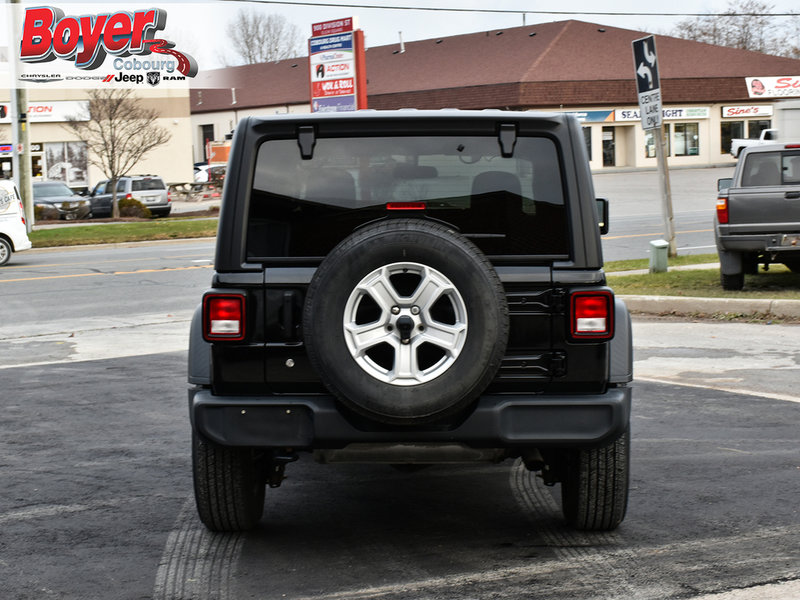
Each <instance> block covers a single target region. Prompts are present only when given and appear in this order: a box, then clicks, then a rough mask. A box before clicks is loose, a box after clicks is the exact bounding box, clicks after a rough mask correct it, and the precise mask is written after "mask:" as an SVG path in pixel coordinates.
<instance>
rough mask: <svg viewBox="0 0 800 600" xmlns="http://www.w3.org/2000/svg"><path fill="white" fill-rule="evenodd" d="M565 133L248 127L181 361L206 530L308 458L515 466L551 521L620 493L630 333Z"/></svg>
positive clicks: (335, 119) (482, 124) (563, 122)
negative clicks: (540, 489) (552, 489)
mask: <svg viewBox="0 0 800 600" xmlns="http://www.w3.org/2000/svg"><path fill="white" fill-rule="evenodd" d="M607 214H608V203H607V202H606V201H605V200H595V197H594V191H593V187H592V180H591V174H590V171H589V163H588V159H587V155H586V148H585V144H584V138H583V134H582V132H581V129H580V126H579V124H578V122H577V121H576V120H574V119H573V118H572V117H568V116H565V115H560V114H537V113H515V112H501V111H481V112H462V111H432V112H427V111H426V112H423V111H397V112H371V111H365V112H360V113H349V114H342V113H339V114H334V115H305V116H297V115H293V116H290V117H274V118H248V119H244V120H243V121H242V122H240V124H239V126H238V128H237V130H236V133H235V136H234V139H233V144H232V148H231V153H230V159H229V164H228V178H227V181H226V184H225V190H224V194H223V202H222V210H221V214H220V223H219V231H218V237H217V252H216V263H215V268H216V272H215V275H214V278H213V283H212V288H211V289H210V290H208V291H207V292H206V293H205V295H204V297H203V301H202V305H201V306H200V307H198V310H197V312H196V313H195V316H194V319H193V322H192V328H191V342H190V353H189V383H190V389H189V407H190V413H191V420H192V428H193V468H194V481H195V494H196V500H197V508H198V512H199V514H200V518H201V520H202V521H203V523H205V524H206V526H207V527H208V528H210V529H212V530H215V531H232V530H242V529H247V528H250V527H253V526H254V525H255V524H256V523H257V522H258V521H259V519H260V517H261V514H262V510H263V505H264V492H265V487H266V486H269V487H278V486H279V485H280V484H281V482H282V480H283V478H284V468H285V466H286V465H287V464H288V463H290V462H292V461H294V460H297V459H298V457H299V456H301V455H310V456H313V457H314V458H315V459H316V460H317V461H319V462H321V463H332V462H342V461H352V462H383V463H387V464H392V465H396V466H397V465H403V466H410V465H413V466H417V465H425V464H431V463H452V462H472V461H486V462H499V461H502V460H505V459H508V458H520V459H521V460H522V461H524V463H525V465H526V466H527V467H528V469H530V470H531V471H539V472H540V473H541V476H542V477H543V478H544V481H545V482H546V483H547V484H550V485H553V484H555V483H558V482H560V483H561V484H562V504H563V511H564V515H565V517H566V519H567V521H568V522H569V523H570V524H571V525H573V526H574V527H577V528H580V529H588V530H609V529H613V528H615V527H616V526H617V525H618V524H619V523H620V522H621V521H622V519H623V517H624V515H625V510H626V506H627V496H628V456H629V447H630V444H629V416H630V403H631V389H630V387H628V384H629V382H630V381H631V379H632V351H631V330H630V318H629V316H628V312H627V310H626V309H625V306H624V305H623V304H622V303H621V302H620V301H619V300H616V299H615V297H614V294H613V292H612V291H611V290H610V289H609V288H608V287H606V279H605V274H604V273H603V269H602V255H601V245H600V234H601V230H604V229H605V228H606V227H607V225H606V220H607Z"/></svg>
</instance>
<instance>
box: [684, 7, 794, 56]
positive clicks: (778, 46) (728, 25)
mask: <svg viewBox="0 0 800 600" xmlns="http://www.w3.org/2000/svg"><path fill="white" fill-rule="evenodd" d="M772 12H773V5H772V4H769V3H767V2H761V1H760V0H730V1H729V2H728V8H727V9H726V10H725V11H724V12H723V13H721V14H719V15H716V16H705V17H695V18H693V19H684V20H683V21H679V22H678V23H677V24H676V25H675V27H674V29H673V30H672V31H671V32H670V34H671V35H673V36H675V37H680V38H684V39H687V40H694V41H697V42H705V43H707V44H714V45H715V46H728V47H730V48H741V49H742V50H751V51H754V52H763V53H764V54H777V55H784V56H791V55H792V51H793V49H792V48H791V45H790V44H786V43H785V40H786V39H787V37H786V35H788V33H789V30H790V27H791V25H792V23H791V22H783V23H780V22H778V21H777V19H776V18H775V17H772V16H770V15H771V14H772Z"/></svg>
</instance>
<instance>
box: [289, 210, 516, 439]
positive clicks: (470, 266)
mask: <svg viewBox="0 0 800 600" xmlns="http://www.w3.org/2000/svg"><path fill="white" fill-rule="evenodd" d="M303 338H304V340H305V344H306V347H307V350H308V356H309V359H310V361H311V364H312V366H313V367H314V369H315V370H316V372H317V373H318V374H319V376H320V378H321V379H322V381H323V383H324V384H325V385H326V387H327V388H328V389H329V390H330V391H331V393H333V394H334V395H335V396H336V397H337V398H338V399H339V400H340V401H341V402H342V403H343V404H344V405H346V406H347V407H349V408H350V409H351V410H353V411H354V412H356V413H358V414H360V415H362V416H365V417H367V418H369V419H372V420H375V421H379V422H382V423H388V424H399V425H403V424H408V425H419V424H426V423H433V422H438V421H441V420H444V419H446V418H447V417H449V416H451V415H455V414H457V413H458V412H459V411H461V410H463V409H465V408H466V407H467V406H468V405H470V404H471V403H472V401H473V400H475V399H476V398H477V396H478V395H479V394H480V393H481V392H482V391H483V390H484V389H485V388H486V386H488V385H489V383H490V382H491V381H492V379H493V378H494V375H495V374H496V373H497V370H498V369H499V367H500V362H501V360H502V358H503V355H504V354H505V349H506V343H507V341H508V306H507V303H506V298H505V292H504V290H503V285H502V284H501V283H500V279H499V278H498V276H497V273H496V272H495V270H494V268H493V267H492V265H491V263H490V262H489V260H488V259H487V258H486V257H485V256H484V255H483V254H482V253H481V252H480V250H478V248H477V247H475V245H474V244H472V242H470V241H469V240H468V239H466V238H465V237H463V236H462V235H460V234H458V233H456V232H455V231H453V230H452V228H450V227H447V226H446V225H444V224H441V223H434V222H430V221H425V220H423V219H393V220H389V221H382V222H378V223H374V224H372V225H368V226H365V227H363V228H361V229H358V230H356V231H355V232H354V233H353V234H352V235H351V236H350V237H348V238H347V239H345V240H344V241H343V242H341V243H340V244H339V245H338V246H337V247H336V248H334V250H333V251H331V253H330V254H328V256H327V257H326V259H325V260H324V261H323V262H322V264H321V265H320V267H319V268H318V269H317V271H316V273H315V275H314V277H313V279H312V281H311V284H310V286H309V288H308V293H307V294H306V300H305V307H304V311H303Z"/></svg>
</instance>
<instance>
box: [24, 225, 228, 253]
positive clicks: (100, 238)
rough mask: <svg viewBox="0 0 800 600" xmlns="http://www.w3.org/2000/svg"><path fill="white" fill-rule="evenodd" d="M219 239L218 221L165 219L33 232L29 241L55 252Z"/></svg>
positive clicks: (38, 246)
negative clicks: (61, 248) (83, 247)
mask: <svg viewBox="0 0 800 600" xmlns="http://www.w3.org/2000/svg"><path fill="white" fill-rule="evenodd" d="M216 235H217V219H185V220H182V219H161V220H156V221H141V222H138V221H137V222H133V223H107V224H98V225H86V226H77V227H58V228H53V229H40V230H38V231H33V232H31V233H30V234H29V236H28V237H29V238H30V240H31V242H32V243H33V247H34V248H51V247H54V246H79V245H85V244H118V243H124V242H142V241H148V240H175V239H184V238H198V237H214V236H216Z"/></svg>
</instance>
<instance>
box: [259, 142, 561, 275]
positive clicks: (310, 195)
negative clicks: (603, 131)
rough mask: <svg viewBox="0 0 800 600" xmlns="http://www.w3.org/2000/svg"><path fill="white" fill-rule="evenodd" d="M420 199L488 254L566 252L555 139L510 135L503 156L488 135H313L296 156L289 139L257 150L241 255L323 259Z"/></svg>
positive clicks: (435, 216) (430, 214) (432, 215)
mask: <svg viewBox="0 0 800 600" xmlns="http://www.w3.org/2000/svg"><path fill="white" fill-rule="evenodd" d="M404 203H424V205H425V215H426V216H427V217H430V218H433V219H436V220H439V221H444V222H446V223H449V224H450V225H452V226H453V227H455V228H456V229H458V230H459V231H460V232H461V233H462V234H463V235H465V236H466V237H468V238H469V239H471V240H472V241H473V242H474V243H475V244H476V245H477V246H478V247H479V248H481V250H483V252H484V253H486V254H488V255H548V256H566V255H568V240H567V235H566V233H567V227H566V210H565V206H564V193H563V189H562V182H561V168H560V163H559V158H558V151H557V147H556V145H555V143H554V142H553V141H552V140H550V139H548V138H539V137H521V138H518V139H517V142H516V145H515V147H514V155H513V157H511V158H504V157H502V156H501V153H500V146H499V144H498V141H497V138H496V137H470V136H440V137H425V136H417V137H415V136H407V137H370V138H346V139H344V138H322V139H317V140H316V145H315V147H314V153H313V158H311V159H310V160H303V159H302V158H301V155H300V150H299V147H298V143H297V140H294V139H292V140H270V141H267V142H265V143H263V144H262V145H261V147H260V148H259V151H258V158H257V165H256V172H255V176H254V182H253V191H252V195H251V201H250V215H249V226H248V236H247V252H248V258H250V259H259V258H269V257H323V256H325V255H327V254H328V253H329V252H330V251H331V250H332V249H333V247H334V246H335V245H336V244H337V243H339V242H340V241H341V240H342V239H344V238H345V237H347V236H348V235H350V234H351V233H352V232H353V230H354V229H356V228H357V227H359V226H360V225H362V224H364V223H367V222H370V221H374V220H376V219H381V218H387V217H392V216H398V215H399V216H409V215H417V214H420V213H417V212H410V211H401V210H387V205H392V206H393V207H394V208H397V207H402V205H403V204H404Z"/></svg>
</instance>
